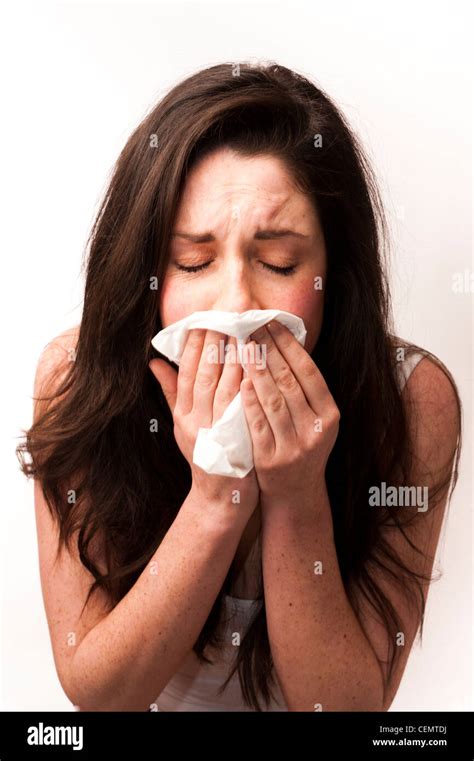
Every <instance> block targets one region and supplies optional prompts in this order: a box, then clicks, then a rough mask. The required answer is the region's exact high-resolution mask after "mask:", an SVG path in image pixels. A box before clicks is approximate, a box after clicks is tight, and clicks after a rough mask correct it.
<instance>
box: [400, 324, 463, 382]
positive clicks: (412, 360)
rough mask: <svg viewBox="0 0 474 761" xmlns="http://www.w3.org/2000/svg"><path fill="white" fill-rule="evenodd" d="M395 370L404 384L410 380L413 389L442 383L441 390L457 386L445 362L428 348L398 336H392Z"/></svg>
mask: <svg viewBox="0 0 474 761" xmlns="http://www.w3.org/2000/svg"><path fill="white" fill-rule="evenodd" d="M391 345H392V352H393V360H394V366H395V371H396V373H397V374H398V376H399V379H400V380H402V385H405V383H407V385H408V381H409V386H410V388H411V389H414V388H418V387H420V388H421V387H424V386H426V385H427V384H428V385H429V386H431V385H436V384H437V383H439V384H441V390H444V392H446V391H447V390H448V387H451V389H453V388H454V389H455V388H456V384H455V381H454V378H453V376H452V374H451V372H450V370H449V368H448V367H447V366H446V365H445V363H444V362H443V361H442V360H441V359H440V358H439V357H438V356H437V355H436V354H434V353H433V352H431V351H429V350H428V349H425V348H423V347H422V346H418V345H417V344H414V343H410V342H409V341H406V340H404V339H402V338H399V337H397V336H392V337H391Z"/></svg>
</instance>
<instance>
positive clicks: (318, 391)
mask: <svg viewBox="0 0 474 761" xmlns="http://www.w3.org/2000/svg"><path fill="white" fill-rule="evenodd" d="M267 327H268V328H269V330H270V332H271V335H272V338H273V340H274V341H275V344H276V345H277V346H278V349H279V351H280V353H281V354H282V355H283V357H284V358H285V359H286V361H287V363H288V365H289V366H290V367H291V370H292V372H293V375H294V376H295V378H296V380H297V381H298V383H299V384H300V386H301V388H302V390H303V392H304V395H305V397H306V399H307V400H308V404H309V405H310V407H311V409H312V410H313V412H314V414H315V415H317V414H318V410H321V409H324V408H325V407H327V406H328V405H331V404H334V399H333V397H332V395H331V392H330V391H329V389H328V387H327V385H326V381H325V380H324V378H323V376H322V374H321V372H320V370H319V368H318V367H317V366H316V364H315V363H314V362H313V360H312V359H311V357H310V355H309V354H308V352H307V351H306V349H305V348H304V347H303V346H302V345H301V344H300V342H299V341H297V340H296V338H295V337H294V335H293V333H292V332H291V331H290V330H288V328H287V327H286V326H285V325H282V324H281V323H280V322H278V321H277V320H273V321H272V322H269V323H268V325H267Z"/></svg>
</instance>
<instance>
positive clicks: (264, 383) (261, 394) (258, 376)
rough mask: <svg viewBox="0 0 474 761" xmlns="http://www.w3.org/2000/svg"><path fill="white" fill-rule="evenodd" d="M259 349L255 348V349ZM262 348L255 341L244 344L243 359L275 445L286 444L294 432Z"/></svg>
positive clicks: (293, 435) (283, 399)
mask: <svg viewBox="0 0 474 761" xmlns="http://www.w3.org/2000/svg"><path fill="white" fill-rule="evenodd" d="M258 346H259V347H260V348H257V347H258ZM261 352H262V347H261V345H259V344H256V342H255V341H250V342H249V343H246V344H245V347H244V352H243V357H244V361H245V367H246V369H247V371H248V375H249V378H250V379H251V381H252V383H253V386H254V388H255V392H256V394H257V397H258V400H259V402H260V405H261V407H262V409H263V411H264V413H265V416H266V418H267V420H268V422H269V424H270V427H271V429H272V432H273V436H274V438H275V442H276V444H278V440H280V441H281V442H285V443H288V439H289V437H290V440H294V439H295V438H296V430H295V427H294V425H293V420H292V418H291V415H290V411H289V409H288V407H287V404H286V401H285V397H284V396H283V395H282V394H281V393H280V391H279V389H278V388H277V386H276V385H275V381H274V380H273V378H272V374H271V373H270V370H269V369H268V367H267V363H266V361H265V355H264V354H263V357H264V361H263V362H262V361H261V360H262V357H261Z"/></svg>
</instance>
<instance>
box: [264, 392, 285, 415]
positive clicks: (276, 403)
mask: <svg viewBox="0 0 474 761" xmlns="http://www.w3.org/2000/svg"><path fill="white" fill-rule="evenodd" d="M284 406H285V400H284V399H283V397H282V395H281V394H273V395H272V396H270V397H269V398H268V407H269V409H270V410H271V412H273V413H278V412H281V411H282V410H283V408H284Z"/></svg>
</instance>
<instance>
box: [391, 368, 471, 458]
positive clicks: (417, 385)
mask: <svg viewBox="0 0 474 761" xmlns="http://www.w3.org/2000/svg"><path fill="white" fill-rule="evenodd" d="M450 376H451V374H450V371H449V370H448V368H446V367H445V366H444V365H443V364H442V363H441V362H440V363H439V364H438V362H436V361H435V360H433V359H431V358H430V357H424V358H423V359H421V360H420V361H419V362H418V364H417V365H416V367H415V368H414V370H413V371H412V373H411V374H410V377H409V378H408V381H407V383H406V385H405V388H404V390H403V398H404V401H405V404H406V408H407V412H408V421H409V428H410V431H411V436H412V439H413V440H414V442H415V443H416V450H417V451H418V453H419V454H420V455H421V456H422V458H423V459H426V460H429V461H430V462H431V464H432V465H433V466H438V467H441V466H442V464H443V462H444V463H445V464H446V465H448V466H449V463H448V460H450V459H451V456H452V454H453V451H454V449H455V448H456V445H457V442H458V437H459V435H460V429H461V403H460V399H459V396H458V392H457V389H456V387H455V385H454V382H453V379H452V376H451V377H450Z"/></svg>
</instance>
